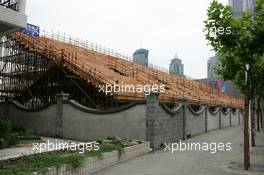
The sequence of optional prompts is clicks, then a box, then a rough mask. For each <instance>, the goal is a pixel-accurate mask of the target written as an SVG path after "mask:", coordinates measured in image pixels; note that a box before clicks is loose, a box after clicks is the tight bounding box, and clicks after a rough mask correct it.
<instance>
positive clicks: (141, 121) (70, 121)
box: [63, 104, 146, 141]
mask: <svg viewBox="0 0 264 175" xmlns="http://www.w3.org/2000/svg"><path fill="white" fill-rule="evenodd" d="M145 115H146V105H145V104H141V105H136V106H134V107H131V108H130V109H127V110H124V111H121V112H117V113H110V114H96V113H87V112H85V111H82V110H79V109H77V108H75V107H74V106H72V105H71V104H65V105H64V106H63V137H64V138H69V139H77V140H86V141H88V140H96V139H103V138H106V137H108V136H112V137H113V136H118V137H120V138H133V139H140V140H145V139H146V136H145V133H146V132H145V131H146V124H145V123H146V121H145V120H146V119H145Z"/></svg>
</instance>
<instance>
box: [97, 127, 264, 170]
mask: <svg viewBox="0 0 264 175" xmlns="http://www.w3.org/2000/svg"><path fill="white" fill-rule="evenodd" d="M242 134H243V131H242V128H241V126H238V127H232V128H226V129H221V130H216V131H212V132H209V133H207V134H202V135H199V136H196V137H193V138H192V139H190V142H192V143H212V142H216V143H219V142H222V143H232V145H231V147H232V150H231V151H222V152H217V153H216V154H211V153H209V152H208V151H176V152H174V154H172V153H171V152H170V151H164V150H162V151H158V152H156V153H150V154H147V155H143V156H140V157H138V158H135V159H133V160H130V161H127V162H123V163H121V164H118V165H115V166H113V167H110V168H107V169H104V170H101V171H99V172H97V173H94V174H93V175H239V174H250V175H251V174H252V175H255V174H256V175H264V171H263V172H256V171H253V170H251V171H249V172H247V171H244V170H242V169H238V170H236V169H231V168H230V167H232V165H233V164H239V163H240V164H242V163H243V144H242V143H243V135H242ZM256 140H257V141H256V143H257V148H254V149H252V153H251V159H252V165H254V164H258V165H261V166H260V167H263V168H264V131H263V130H262V131H261V132H258V133H257V139H256ZM231 162H233V163H231ZM252 167H253V168H254V166H252Z"/></svg>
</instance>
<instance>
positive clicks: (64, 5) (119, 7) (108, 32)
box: [27, 0, 227, 78]
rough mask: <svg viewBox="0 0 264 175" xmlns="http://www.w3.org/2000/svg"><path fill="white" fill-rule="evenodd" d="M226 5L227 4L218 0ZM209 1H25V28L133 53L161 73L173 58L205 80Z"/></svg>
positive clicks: (188, 73) (207, 54) (125, 52)
mask: <svg viewBox="0 0 264 175" xmlns="http://www.w3.org/2000/svg"><path fill="white" fill-rule="evenodd" d="M219 1H220V2H222V3H224V4H227V0H219ZM210 2H212V0H74V1H73V0H37V1H36V0H27V15H28V22H29V23H32V24H35V25H38V26H40V27H41V28H42V29H43V28H45V29H49V30H51V29H53V30H54V31H60V32H65V33H66V34H71V35H73V36H77V37H80V38H82V39H87V40H89V41H91V42H96V43H98V44H100V45H103V46H106V47H109V48H111V49H114V50H116V51H118V52H120V53H122V54H124V55H132V54H133V52H134V51H135V50H136V49H138V48H146V49H148V50H149V51H150V56H149V57H150V58H149V61H150V62H151V63H153V64H155V65H158V66H162V67H164V68H168V67H169V63H170V60H171V59H172V58H173V57H174V55H175V54H176V52H177V54H178V56H179V58H180V59H182V61H183V63H184V66H185V67H184V69H185V70H184V72H185V74H186V75H188V76H190V77H192V78H204V77H206V76H207V73H206V72H207V63H206V62H207V59H208V58H209V57H210V56H213V55H214V52H212V51H210V50H211V49H210V47H209V46H207V44H206V43H207V42H206V40H205V37H204V33H203V27H204V26H203V25H204V24H203V21H204V20H205V19H206V12H207V8H208V6H209V4H210Z"/></svg>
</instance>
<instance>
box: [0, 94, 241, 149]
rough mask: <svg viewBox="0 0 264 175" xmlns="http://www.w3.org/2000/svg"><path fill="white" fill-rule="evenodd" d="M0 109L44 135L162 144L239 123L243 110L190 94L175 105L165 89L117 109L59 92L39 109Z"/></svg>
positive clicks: (3, 106) (8, 106)
mask: <svg viewBox="0 0 264 175" xmlns="http://www.w3.org/2000/svg"><path fill="white" fill-rule="evenodd" d="M0 115H1V116H7V117H8V118H10V119H11V120H12V121H13V122H15V123H17V124H20V125H23V126H25V128H27V129H28V130H29V131H32V132H36V133H38V134H40V135H44V136H59V137H63V138H67V139H76V140H84V141H91V140H97V139H102V138H106V137H108V136H117V137H121V138H133V139H140V140H147V141H150V144H151V147H152V148H154V149H159V148H160V146H162V145H164V144H165V143H171V142H177V141H179V140H180V139H186V138H187V137H190V136H194V135H197V134H202V133H205V132H208V131H211V130H215V129H219V128H224V127H229V126H231V125H232V126H235V125H238V124H239V121H238V116H239V115H241V114H240V113H239V112H238V113H233V112H231V110H229V112H227V114H224V113H223V112H222V109H221V108H219V110H216V111H214V112H212V111H211V110H210V108H208V107H207V105H206V104H203V105H201V106H200V108H199V109H198V110H195V109H194V108H192V107H191V106H190V105H188V104H187V101H186V99H178V103H177V105H176V104H175V106H174V107H173V108H169V107H168V106H166V105H165V104H164V103H160V101H159V94H154V93H152V94H150V95H149V96H147V102H146V103H139V102H134V103H131V104H129V105H127V106H124V107H122V108H120V109H116V110H114V111H97V110H94V109H90V108H87V107H85V106H82V105H80V104H78V103H76V102H74V101H72V100H68V95H67V94H58V95H57V101H56V102H54V103H52V104H50V105H49V106H46V107H43V108H41V109H35V110H30V109H25V108H24V107H22V106H20V105H19V104H18V103H15V102H14V101H12V102H5V103H1V104H0ZM230 115H231V118H230ZM241 116H242V115H241ZM240 118H241V120H242V117H240ZM230 119H231V120H230ZM220 121H221V122H220ZM230 122H231V123H230ZM220 124H221V125H220Z"/></svg>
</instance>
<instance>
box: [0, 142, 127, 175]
mask: <svg viewBox="0 0 264 175" xmlns="http://www.w3.org/2000/svg"><path fill="white" fill-rule="evenodd" d="M114 150H117V151H118V154H119V155H121V154H122V152H123V147H122V145H121V144H116V143H102V144H101V145H100V149H99V150H98V151H94V150H93V151H86V152H85V153H84V154H79V153H77V152H67V151H57V152H51V153H43V154H35V155H30V156H23V157H21V158H19V159H16V160H9V161H0V175H31V174H32V173H33V172H36V171H37V172H46V171H47V170H48V168H49V167H56V168H60V167H61V166H63V165H65V164H66V165H70V166H71V167H73V168H77V167H80V166H81V165H82V162H83V160H84V159H85V158H86V157H93V156H97V157H98V158H100V157H101V156H102V155H103V153H105V152H111V151H114Z"/></svg>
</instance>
